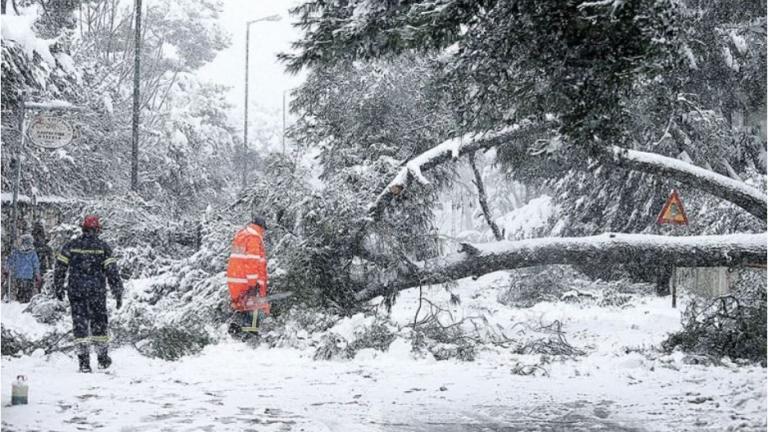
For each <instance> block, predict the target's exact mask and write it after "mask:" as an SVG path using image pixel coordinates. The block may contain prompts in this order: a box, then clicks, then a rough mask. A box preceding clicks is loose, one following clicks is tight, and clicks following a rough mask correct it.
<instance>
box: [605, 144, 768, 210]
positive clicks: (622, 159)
mask: <svg viewBox="0 0 768 432" xmlns="http://www.w3.org/2000/svg"><path fill="white" fill-rule="evenodd" d="M610 153H611V154H610V157H611V160H610V161H606V162H609V163H613V164H615V165H616V166H620V167H623V168H628V169H631V170H635V171H641V172H645V173H649V174H654V175H659V176H666V177H669V178H672V179H674V180H677V181H679V182H680V183H683V184H686V185H688V186H691V187H694V188H696V189H699V190H702V191H705V192H708V193H710V194H712V195H714V196H716V197H718V198H722V199H724V200H726V201H730V202H732V203H734V204H736V205H737V206H739V207H741V208H743V209H744V210H746V211H748V212H749V213H750V214H752V215H753V216H755V217H756V218H758V219H760V220H762V221H765V220H766V217H767V216H768V215H766V213H767V212H768V202H767V201H766V196H765V194H763V193H762V192H760V191H759V190H758V189H756V188H754V187H752V186H749V185H748V184H746V183H744V182H742V181H738V180H735V179H732V178H730V177H726V176H724V175H720V174H718V173H716V172H713V171H710V170H707V169H704V168H700V167H698V166H696V165H693V164H690V163H687V162H683V161H681V160H679V159H674V158H670V157H666V156H662V155H659V154H656V153H648V152H642V151H637V150H629V149H625V148H621V147H618V146H613V147H611V149H610Z"/></svg>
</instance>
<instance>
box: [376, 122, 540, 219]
mask: <svg viewBox="0 0 768 432" xmlns="http://www.w3.org/2000/svg"><path fill="white" fill-rule="evenodd" d="M552 126H553V124H550V123H537V124H527V125H524V126H519V125H514V126H510V127H507V128H504V129H501V130H499V131H494V132H485V133H479V134H467V135H464V136H463V137H459V138H452V139H449V140H447V141H445V142H443V143H441V144H439V145H437V146H436V147H433V148H431V149H429V150H427V151H425V152H424V153H422V154H420V155H418V156H416V157H415V158H413V159H411V160H410V161H408V162H406V163H405V164H404V166H403V167H402V168H401V169H400V171H399V172H398V173H397V175H395V178H394V179H392V181H391V182H389V184H388V185H387V187H386V188H385V189H384V190H383V191H382V192H381V193H380V194H379V196H378V197H376V200H375V201H374V202H373V204H371V205H370V206H369V210H368V211H369V214H370V216H371V218H373V220H374V221H378V220H381V216H382V214H383V212H384V210H385V209H386V208H387V206H388V205H389V203H390V202H391V201H392V198H394V197H396V196H398V195H400V193H401V192H402V191H403V190H404V189H405V188H407V187H408V185H410V183H411V181H412V179H414V178H415V179H417V180H418V181H419V182H420V183H422V184H429V180H427V179H426V177H424V176H423V174H422V173H423V172H424V171H427V170H430V169H432V168H434V167H436V166H438V165H440V164H441V163H443V162H447V161H451V160H457V159H458V158H459V157H461V156H464V155H466V154H469V153H474V152H476V151H477V150H481V149H488V148H491V147H497V146H500V145H502V144H506V143H509V142H510V141H513V140H515V139H520V138H523V137H529V136H530V135H532V134H535V133H543V132H546V131H548V130H550V129H551V128H552Z"/></svg>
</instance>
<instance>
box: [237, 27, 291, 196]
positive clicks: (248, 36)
mask: <svg viewBox="0 0 768 432" xmlns="http://www.w3.org/2000/svg"><path fill="white" fill-rule="evenodd" d="M280 19H281V17H280V15H270V16H268V17H264V18H259V19H255V20H251V21H247V22H246V23H245V106H244V109H243V155H242V157H241V158H240V159H241V162H242V164H243V184H242V187H243V189H245V187H246V185H247V184H248V57H249V54H250V52H251V50H250V41H251V24H253V23H257V22H259V21H280Z"/></svg>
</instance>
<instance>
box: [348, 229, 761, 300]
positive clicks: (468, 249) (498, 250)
mask: <svg viewBox="0 0 768 432" xmlns="http://www.w3.org/2000/svg"><path fill="white" fill-rule="evenodd" d="M767 243H768V236H766V233H761V234H730V235H714V236H688V237H670V236H660V235H645V234H610V233H609V234H601V235H597V236H591V237H572V238H568V237H564V238H555V237H551V238H540V239H532V240H522V241H501V242H494V243H486V244H482V245H469V244H463V245H462V248H461V250H460V251H459V253H455V254H451V255H447V256H444V257H438V258H433V259H430V260H427V261H421V262H418V263H415V264H416V266H417V268H418V270H416V271H412V272H410V273H409V274H401V275H399V277H398V278H397V279H396V282H393V283H392V284H389V285H385V284H383V285H379V286H374V287H371V288H369V289H366V290H364V291H361V292H359V293H358V294H357V295H356V299H357V300H358V301H366V300H369V299H372V298H373V297H376V296H378V295H381V294H384V293H387V292H391V291H399V290H403V289H406V288H409V287H412V286H416V285H419V284H432V283H443V282H447V281H452V280H457V279H461V278H465V277H469V276H480V275H483V274H486V273H491V272H495V271H499V270H510V269H516V268H523V267H533V266H541V265H554V264H571V265H579V264H595V263H605V264H607V265H611V264H628V263H633V264H640V265H644V266H649V267H653V266H676V267H719V266H738V265H744V264H765V262H766V253H768V246H766V244H767Z"/></svg>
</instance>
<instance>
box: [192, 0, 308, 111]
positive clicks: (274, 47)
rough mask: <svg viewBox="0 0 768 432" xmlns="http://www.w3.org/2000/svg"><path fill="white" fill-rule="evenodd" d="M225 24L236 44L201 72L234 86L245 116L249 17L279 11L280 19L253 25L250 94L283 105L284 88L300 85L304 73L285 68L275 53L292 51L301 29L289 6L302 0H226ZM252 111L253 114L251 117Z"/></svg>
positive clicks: (274, 106) (274, 105) (233, 98)
mask: <svg viewBox="0 0 768 432" xmlns="http://www.w3.org/2000/svg"><path fill="white" fill-rule="evenodd" d="M223 3H224V11H223V13H222V16H221V25H222V27H224V28H225V29H226V30H227V31H229V33H230V34H231V35H232V45H231V46H230V47H229V48H228V49H226V50H224V51H222V52H221V53H219V55H218V56H217V57H216V59H215V60H214V61H213V62H212V63H210V64H208V65H206V66H205V67H203V68H202V69H201V71H200V75H201V76H202V77H203V78H206V79H208V80H210V81H214V82H219V83H222V84H226V85H229V86H231V87H232V90H231V91H230V92H229V100H230V102H232V104H233V105H234V106H235V114H236V115H237V116H238V117H241V118H242V111H243V103H244V96H245V95H244V92H243V90H244V87H245V84H244V81H245V23H246V21H249V20H253V19H258V18H262V17H266V16H269V15H273V14H279V15H280V16H281V17H282V20H280V21H278V22H270V21H263V22H257V23H254V24H252V25H251V43H250V61H249V63H250V74H249V75H250V81H249V84H248V85H249V94H250V96H249V98H250V101H251V103H250V105H251V107H252V108H251V109H253V105H254V103H257V104H259V105H262V106H264V107H266V108H269V109H270V110H273V109H280V108H281V107H282V97H283V90H288V89H291V88H293V87H296V86H297V85H299V84H300V83H301V82H302V80H303V77H302V76H293V75H290V74H288V73H286V72H285V68H284V67H283V65H282V64H281V63H279V62H278V61H277V58H276V57H275V55H276V54H277V53H279V52H281V51H288V50H289V49H290V43H291V41H293V40H296V39H298V37H299V35H300V33H299V31H298V30H297V29H295V28H294V27H293V26H291V21H292V20H291V18H290V17H289V16H288V9H289V8H290V7H291V6H293V5H295V4H297V3H299V0H223ZM250 114H251V113H249V117H251V115H250Z"/></svg>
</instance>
